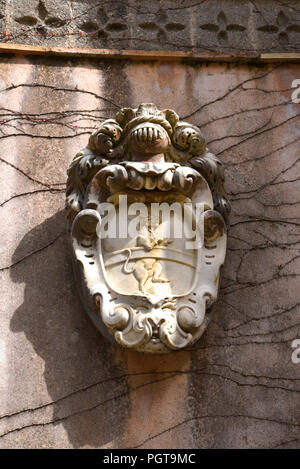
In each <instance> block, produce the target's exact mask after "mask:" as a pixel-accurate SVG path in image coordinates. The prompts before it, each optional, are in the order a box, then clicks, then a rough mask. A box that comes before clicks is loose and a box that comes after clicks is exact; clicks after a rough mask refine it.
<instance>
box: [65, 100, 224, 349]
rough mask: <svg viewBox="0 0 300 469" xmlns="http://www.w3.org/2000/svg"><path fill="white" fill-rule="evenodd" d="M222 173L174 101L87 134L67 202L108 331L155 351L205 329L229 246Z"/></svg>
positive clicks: (124, 113) (82, 264) (85, 296)
mask: <svg viewBox="0 0 300 469" xmlns="http://www.w3.org/2000/svg"><path fill="white" fill-rule="evenodd" d="M223 182H224V178H223V168H222V165H221V162H220V161H219V160H218V159H217V158H216V156H214V155H213V154H212V153H210V152H209V151H208V149H207V147H206V142H205V139H204V137H203V135H202V133H201V132H200V130H199V128H198V127H196V126H194V125H192V124H189V123H187V122H183V121H180V120H179V117H178V116H177V114H176V113H175V112H174V111H172V110H170V109H166V110H163V111H160V110H159V109H157V107H156V106H155V105H154V104H141V105H140V106H139V107H138V108H137V109H131V108H124V109H121V111H120V112H119V113H118V114H117V115H116V118H115V119H109V120H106V121H105V122H103V124H102V125H101V126H100V128H99V129H98V130H97V131H95V132H94V133H93V134H92V135H91V136H90V138H89V142H88V145H87V147H86V148H84V149H83V150H82V151H81V152H79V153H78V154H77V155H76V156H75V158H74V160H73V161H72V163H71V165H70V167H69V169H68V181H67V194H66V207H67V210H68V215H69V220H70V229H71V242H72V252H73V258H74V269H75V275H76V280H77V284H78V287H79V290H80V295H81V299H82V302H83V304H84V307H85V309H86V311H87V312H88V314H89V316H90V317H91V319H92V321H93V323H94V324H95V326H96V327H97V328H98V329H99V330H100V331H101V332H102V333H103V334H104V335H106V336H107V337H109V338H110V339H111V340H113V341H115V342H117V343H118V344H120V345H122V346H124V347H129V348H132V349H135V350H138V351H142V352H152V353H163V352H170V351H172V350H181V349H183V348H185V347H187V346H190V345H191V344H192V343H194V342H195V341H196V340H197V339H198V338H199V337H200V336H201V335H202V333H203V331H204V330H205V328H206V326H207V323H208V317H209V315H208V314H207V313H206V310H207V309H209V308H210V307H211V305H212V304H213V303H214V302H215V300H216V299H217V293H218V283H219V271H220V267H221V265H222V264H223V262H224V258H225V253H226V238H227V236H226V227H227V225H228V215H229V211H230V205H229V203H228V200H227V198H226V195H225V191H224V187H223ZM133 208H134V210H133ZM154 208H155V210H154Z"/></svg>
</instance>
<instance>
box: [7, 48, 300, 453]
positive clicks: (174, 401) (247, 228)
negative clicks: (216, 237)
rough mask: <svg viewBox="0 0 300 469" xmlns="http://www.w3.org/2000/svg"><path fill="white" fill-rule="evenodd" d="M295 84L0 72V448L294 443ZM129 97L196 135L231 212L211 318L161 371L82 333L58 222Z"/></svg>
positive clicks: (232, 69)
mask: <svg viewBox="0 0 300 469" xmlns="http://www.w3.org/2000/svg"><path fill="white" fill-rule="evenodd" d="M299 73H300V69H299V66H298V65H284V64H282V65H269V66H263V67H253V66H251V67H250V66H247V65H239V66H236V65H222V64H219V65H217V64H203V65H197V66H196V65H195V66H192V65H183V64H177V65H176V64H175V63H159V62H153V63H148V64H145V63H138V62H136V63H127V62H125V61H124V62H122V64H120V63H117V62H109V61H103V62H99V61H82V62H80V61H77V60H72V61H70V60H69V61H64V60H54V59H47V60H46V59H44V60H43V59H40V58H32V59H30V58H26V59H25V58H22V57H11V58H6V59H5V60H3V61H2V63H1V79H2V82H1V90H2V91H1V93H0V104H1V105H0V108H1V111H0V113H1V116H0V130H1V134H0V140H1V154H0V157H1V160H0V165H1V171H0V181H1V201H0V204H1V207H0V210H1V217H2V218H1V219H2V223H1V228H0V236H1V240H2V244H1V264H0V276H1V283H0V288H1V292H0V298H1V328H0V339H1V342H0V345H1V355H0V357H1V360H0V367H1V369H0V386H1V396H3V397H2V398H1V410H0V417H1V418H0V435H1V437H0V445H1V447H2V448H15V447H18V448H30V447H34V448H41V447H50V448H59V447H65V448H100V447H107V448H117V447H120V448H125V447H141V448H174V447H177V448H208V447H210V448H211V447H213V448H220V447H225V448H231V447H240V448H252V447H260V448H271V447H280V448H287V447H293V448H299V447H300V445H299V425H300V413H299V409H300V405H299V404H300V402H299V391H300V389H299V382H300V364H294V363H293V362H292V360H291V355H292V348H291V344H292V341H293V340H294V339H296V338H298V339H299V338H300V330H299V321H300V311H299V306H298V305H299V278H298V276H299V262H298V261H299V257H298V256H299V248H300V246H299V236H298V228H299V163H298V162H297V148H298V140H299V131H298V129H297V119H298V112H299V104H293V103H291V93H292V91H293V90H292V88H291V83H292V81H293V80H294V79H296V78H299ZM5 88H6V92H5V93H4V92H3V89H5ZM141 101H149V102H151V101H154V102H155V103H156V104H157V106H159V107H160V108H176V110H177V111H178V113H179V115H180V117H181V118H183V119H186V120H188V121H190V122H192V123H194V124H195V125H198V126H199V127H200V128H201V130H202V132H203V134H204V135H205V137H206V139H207V142H208V146H209V148H210V149H211V150H212V151H213V152H215V153H216V154H217V155H218V157H219V158H220V159H221V160H222V161H223V162H224V163H225V166H226V181H227V190H228V192H229V196H230V200H231V204H232V210H233V213H232V216H231V229H230V232H229V250H228V254H227V258H226V264H225V267H224V270H223V272H222V278H223V281H222V285H221V290H220V299H219V301H218V303H217V305H216V307H215V311H214V317H213V320H212V321H211V323H210V325H209V328H208V329H207V331H206V333H205V334H204V336H203V337H202V339H201V340H200V342H199V343H198V344H197V346H195V347H194V348H193V350H191V351H189V352H187V351H186V352H180V353H177V354H176V360H174V356H173V355H172V354H171V355H169V356H163V357H162V356H156V357H150V358H147V357H145V356H144V355H142V354H137V353H133V352H127V351H120V350H119V349H117V347H114V346H112V345H110V344H109V342H108V341H106V340H105V339H104V338H103V337H101V335H100V334H99V333H98V332H97V331H96V330H95V328H94V327H93V326H92V325H91V324H90V323H89V321H88V319H87V318H86V315H85V314H84V312H83V311H82V308H81V305H80V301H79V298H78V297H77V293H76V291H74V288H73V274H72V270H71V265H70V256H69V251H68V249H69V248H68V244H67V236H66V233H65V230H66V228H65V227H66V225H65V215H64V213H63V211H62V210H63V206H64V189H65V186H64V184H65V180H66V176H65V171H66V168H67V167H68V165H69V163H70V161H71V159H72V158H73V155H74V154H75V153H76V151H77V149H78V148H81V147H84V146H85V144H86V139H87V134H88V133H89V132H91V131H92V130H93V129H94V126H95V125H96V126H98V125H99V123H100V122H102V121H103V120H104V119H105V118H108V117H112V116H113V115H114V114H115V112H116V110H117V109H118V108H120V107H123V106H133V105H136V104H138V103H139V102H141ZM4 161H5V162H4ZM61 189H62V190H61Z"/></svg>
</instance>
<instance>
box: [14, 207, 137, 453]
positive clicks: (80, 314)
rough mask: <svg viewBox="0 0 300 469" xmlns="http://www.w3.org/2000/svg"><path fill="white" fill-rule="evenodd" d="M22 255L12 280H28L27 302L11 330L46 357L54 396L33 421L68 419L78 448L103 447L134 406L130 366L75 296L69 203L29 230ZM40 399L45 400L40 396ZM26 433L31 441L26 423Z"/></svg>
mask: <svg viewBox="0 0 300 469" xmlns="http://www.w3.org/2000/svg"><path fill="white" fill-rule="evenodd" d="M28 253H32V254H30V255H28ZM24 257H26V259H24V260H22V262H20V263H19V264H17V265H15V266H14V268H13V269H12V270H11V277H12V280H13V281H14V282H17V283H19V282H23V283H25V294H24V303H23V304H22V305H21V306H20V307H19V308H18V309H17V310H16V311H15V313H14V315H13V318H12V320H11V330H12V331H13V332H21V331H23V332H24V333H25V334H26V337H27V339H28V340H29V341H30V342H31V343H32V345H33V347H34V350H35V352H36V353H37V355H39V356H40V357H41V358H42V359H43V360H44V362H45V367H44V379H45V382H46V385H47V390H48V394H49V396H50V399H48V400H47V398H43V401H44V402H45V401H46V403H48V402H52V403H50V404H49V406H46V407H43V408H42V409H37V410H36V411H34V413H36V415H33V417H34V418H33V420H32V421H36V420H37V421H38V422H41V423H42V422H47V423H46V427H48V429H47V431H48V432H49V431H50V435H51V430H49V429H51V428H52V429H53V426H56V425H63V427H64V429H65V430H66V431H67V434H68V440H69V442H70V444H71V445H72V446H73V447H75V448H80V447H84V446H85V447H96V448H97V447H98V448H99V447H101V446H103V445H105V444H107V443H108V442H110V441H112V440H113V439H114V440H115V439H116V438H118V436H119V435H120V433H121V432H122V422H124V421H125V415H124V414H125V413H126V409H128V402H127V399H128V389H127V380H126V373H125V372H124V371H122V370H121V369H120V368H119V367H118V366H117V365H115V364H114V362H113V352H114V350H113V347H114V346H113V345H111V344H110V343H109V342H108V341H107V340H106V339H104V338H103V337H102V336H101V335H100V334H99V333H98V332H97V330H96V329H95V328H94V326H93V325H92V324H91V323H90V321H89V319H88V317H87V316H86V315H85V313H84V311H83V309H82V307H81V304H80V301H79V298H78V297H77V294H76V288H75V285H74V282H73V272H72V268H71V256H70V248H69V246H68V244H67V233H66V219H65V213H64V212H63V211H61V212H59V213H57V214H56V215H54V216H53V217H51V218H49V219H47V220H46V221H45V222H43V223H42V224H40V225H39V226H36V227H35V228H34V229H33V230H31V231H30V232H28V233H27V234H26V236H24V238H23V239H22V241H21V242H20V244H19V245H18V247H17V249H16V251H15V253H14V256H13V262H14V263H16V262H17V261H19V260H20V259H23V258H24ZM30 360H31V357H28V361H29V363H28V366H30V367H32V363H34V362H31V361H30ZM37 366H38V365H36V367H37ZM35 369H36V368H34V367H33V370H34V371H33V376H35V380H36V382H32V383H31V385H32V392H33V393H35V392H38V391H36V390H38V388H39V383H40V382H41V376H40V374H41V373H42V370H41V369H38V370H37V371H36V372H35ZM19 372H20V373H22V370H20V371H19ZM34 373H35V374H34ZM36 400H37V402H38V404H37V405H39V404H40V401H41V400H42V398H39V396H37V399H36ZM49 408H51V409H53V414H52V418H51V417H48V416H49V415H51V412H50V413H49ZM40 428H41V427H39V426H38V427H37V431H39V430H40ZM43 428H45V427H43ZM53 432H54V434H53V436H51V438H50V441H55V444H54V446H56V447H64V446H69V443H68V441H67V440H65V437H64V435H63V433H60V432H57V431H56V430H55V429H54V430H53ZM23 434H24V441H26V440H25V439H26V431H25V433H24V432H23ZM46 434H48V433H46ZM58 435H59V436H58ZM39 438H40V437H39ZM46 439H47V436H46ZM57 439H59V441H57ZM24 446H25V447H26V444H25V445H24Z"/></svg>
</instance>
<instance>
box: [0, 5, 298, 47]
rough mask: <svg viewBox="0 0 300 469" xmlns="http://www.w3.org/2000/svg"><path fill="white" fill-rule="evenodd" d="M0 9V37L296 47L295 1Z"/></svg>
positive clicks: (67, 42) (83, 43)
mask: <svg viewBox="0 0 300 469" xmlns="http://www.w3.org/2000/svg"><path fill="white" fill-rule="evenodd" d="M1 6H2V13H1V15H2V16H3V19H2V25H1V31H0V41H2V42H7V41H13V42H16V43H27V44H43V45H45V44H47V45H64V46H72V47H91V48H116V49H146V50H147V49H159V50H160V49H163V50H165V49H170V50H178V49H180V50H187V51H189V50H193V51H194V52H195V51H222V52H230V51H231V52H234V53H241V52H242V53H243V52H251V51H252V52H253V51H257V52H266V51H267V52H270V51H275V52H280V51H281V52H284V51H289V52H295V51H299V46H300V25H299V21H300V9H299V2H297V1H296V0H292V1H290V0H284V1H280V2H279V1H277V0H272V1H270V0H257V1H256V2H255V3H254V2H252V1H250V0H210V1H204V2H203V1H201V2H195V1H192V0H186V1H181V2H179V3H178V2H176V1H165V0H164V1H157V0H153V1H150V2H149V1H143V2H141V1H140V0H131V1H129V0H127V1H125V2H124V1H121V0H117V1H113V2H111V1H104V2H100V3H99V1H98V0H66V1H64V2H59V1H58V0H24V1H22V2H20V1H19V0H9V1H8V0H7V1H4V0H2V2H1ZM0 20H1V16H0Z"/></svg>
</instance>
